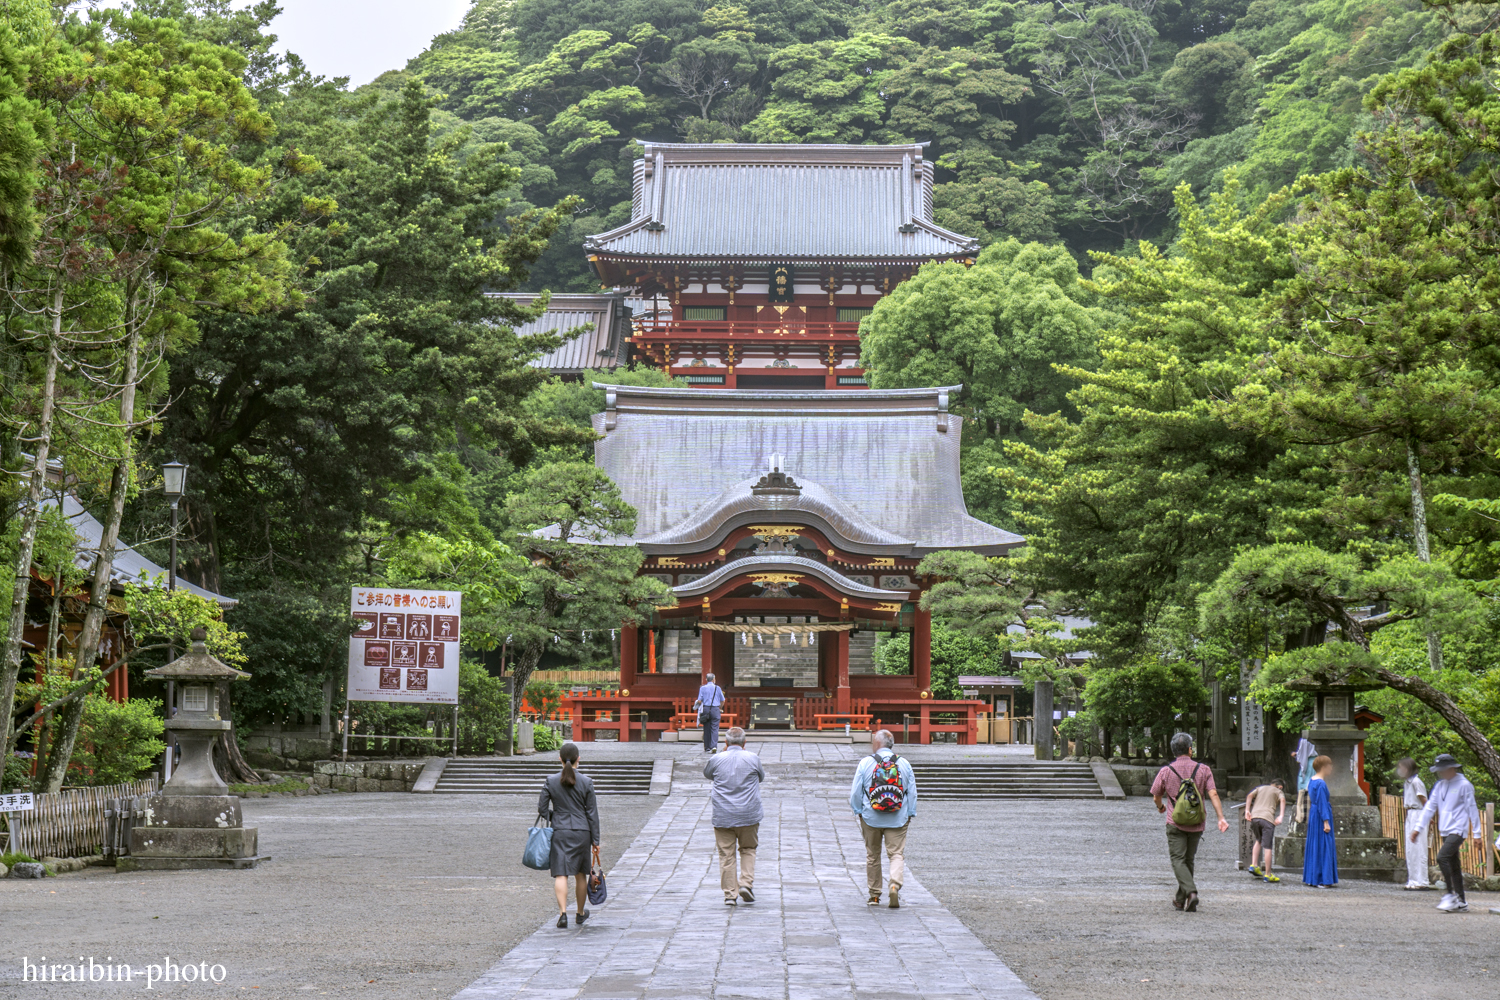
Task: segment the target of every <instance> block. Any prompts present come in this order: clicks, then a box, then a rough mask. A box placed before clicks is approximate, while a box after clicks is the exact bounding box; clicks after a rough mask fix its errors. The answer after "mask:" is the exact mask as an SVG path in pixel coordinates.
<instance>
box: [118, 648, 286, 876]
mask: <svg viewBox="0 0 1500 1000" xmlns="http://www.w3.org/2000/svg"><path fill="white" fill-rule="evenodd" d="M204 638H205V635H204V632H203V630H202V629H197V630H195V631H194V632H193V647H192V649H191V650H190V651H189V652H188V654H187V655H186V656H182V657H179V658H178V659H176V660H173V661H172V662H171V663H169V664H167V665H166V666H164V667H157V668H156V669H155V670H148V671H146V676H147V677H158V678H161V679H162V680H172V681H176V682H177V684H176V689H177V713H176V714H175V715H174V716H172V718H170V719H168V720H167V729H168V730H169V731H170V732H171V733H172V734H173V735H174V736H176V737H177V742H178V743H180V744H181V745H182V760H181V762H180V763H179V764H178V765H177V769H176V770H174V771H173V772H172V777H171V779H170V780H169V781H168V782H167V783H166V785H164V786H163V787H162V790H161V791H160V792H157V793H156V794H155V795H152V796H149V797H148V798H147V800H146V808H145V811H144V816H143V817H142V819H141V821H140V823H139V825H137V826H135V827H133V828H132V829H131V831H130V854H129V855H128V856H123V857H121V858H120V859H119V861H118V862H117V865H118V868H119V870H121V871H150V870H162V869H182V868H254V867H255V864H256V862H259V861H264V860H265V858H264V857H263V856H261V855H258V854H256V831H255V828H254V827H250V828H246V826H245V823H244V818H243V816H242V815H241V813H240V799H239V796H237V795H230V794H229V786H228V785H226V784H225V783H224V779H223V778H221V777H219V772H218V771H217V770H216V769H215V768H214V758H213V746H214V743H215V742H217V741H218V739H219V735H220V734H221V733H223V732H226V731H228V729H229V728H230V723H229V720H228V719H224V718H221V717H220V715H219V705H220V703H221V700H222V699H221V698H220V695H221V693H222V687H223V686H224V685H227V684H229V683H230V682H232V681H236V680H240V679H243V678H246V677H249V676H250V675H249V674H247V673H243V672H241V671H239V670H236V669H234V668H233V667H230V666H228V665H226V664H224V663H222V662H220V661H219V660H217V659H215V658H214V657H213V656H211V655H209V652H208V647H207V646H205V645H204Z"/></svg>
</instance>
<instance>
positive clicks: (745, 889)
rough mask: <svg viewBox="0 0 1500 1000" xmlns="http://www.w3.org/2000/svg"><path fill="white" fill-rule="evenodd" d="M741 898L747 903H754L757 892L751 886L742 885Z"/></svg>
mask: <svg viewBox="0 0 1500 1000" xmlns="http://www.w3.org/2000/svg"><path fill="white" fill-rule="evenodd" d="M740 898H741V899H743V900H744V901H745V902H747V903H753V902H755V893H753V892H751V891H750V887H749V886H748V885H745V886H741V887H740Z"/></svg>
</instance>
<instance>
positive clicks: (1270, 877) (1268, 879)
mask: <svg viewBox="0 0 1500 1000" xmlns="http://www.w3.org/2000/svg"><path fill="white" fill-rule="evenodd" d="M1261 881H1262V882H1280V881H1281V876H1280V875H1272V874H1271V873H1270V872H1266V873H1265V875H1263V876H1262V877H1261Z"/></svg>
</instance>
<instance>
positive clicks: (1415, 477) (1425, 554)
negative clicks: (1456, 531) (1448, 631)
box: [1406, 439, 1443, 670]
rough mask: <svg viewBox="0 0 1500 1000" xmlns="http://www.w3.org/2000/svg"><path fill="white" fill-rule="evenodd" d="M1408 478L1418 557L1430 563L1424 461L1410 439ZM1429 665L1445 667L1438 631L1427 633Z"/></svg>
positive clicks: (1407, 461) (1435, 667)
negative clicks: (1423, 484)
mask: <svg viewBox="0 0 1500 1000" xmlns="http://www.w3.org/2000/svg"><path fill="white" fill-rule="evenodd" d="M1406 478H1407V481H1408V482H1409V483H1410V484H1411V524H1412V536H1413V538H1414V539H1415V540H1416V544H1417V558H1418V559H1420V560H1422V561H1423V562H1424V563H1430V562H1432V547H1431V545H1430V544H1429V542H1428V540H1427V498H1426V497H1425V496H1423V494H1422V462H1421V460H1420V459H1419V458H1418V457H1417V445H1416V442H1415V441H1412V440H1410V439H1408V440H1407V442H1406ZM1427 665H1428V666H1430V667H1431V668H1432V669H1433V670H1442V669H1443V642H1442V640H1441V639H1440V638H1438V634H1437V633H1436V632H1428V633H1427Z"/></svg>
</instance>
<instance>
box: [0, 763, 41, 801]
mask: <svg viewBox="0 0 1500 1000" xmlns="http://www.w3.org/2000/svg"><path fill="white" fill-rule="evenodd" d="M32 790H33V789H32V779H31V760H30V758H26V757H17V756H16V755H15V754H7V755H6V757H5V767H4V769H3V771H0V792H29V791H32Z"/></svg>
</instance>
